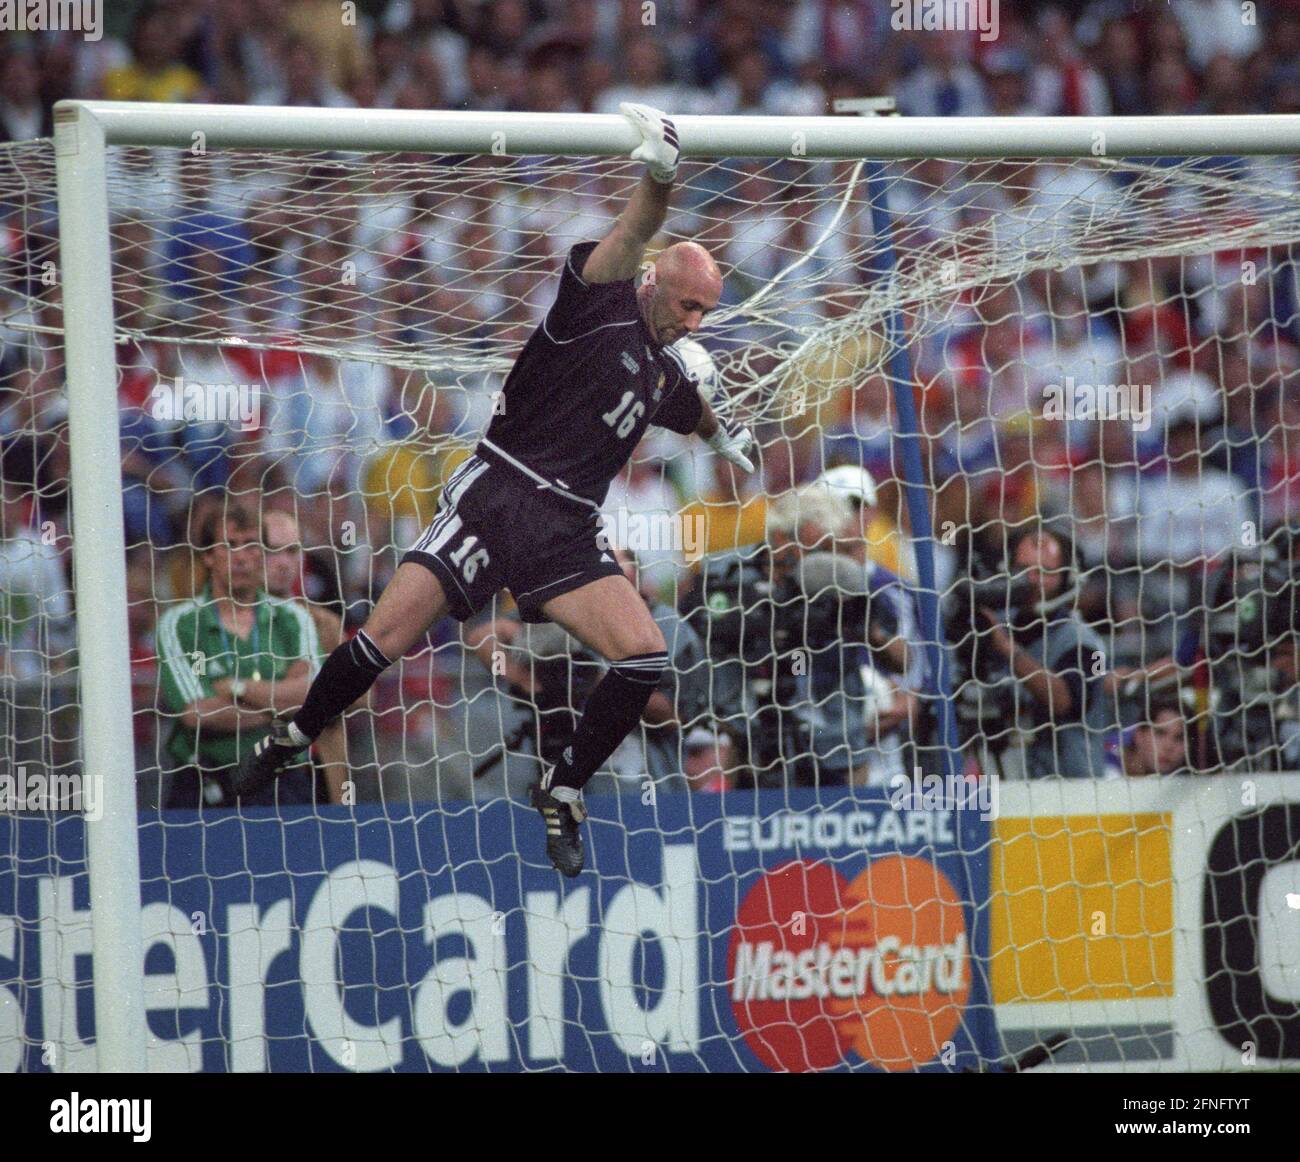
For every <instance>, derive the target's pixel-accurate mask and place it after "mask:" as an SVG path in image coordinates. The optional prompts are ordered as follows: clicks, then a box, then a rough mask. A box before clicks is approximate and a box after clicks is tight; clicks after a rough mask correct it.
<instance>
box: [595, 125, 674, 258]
mask: <svg viewBox="0 0 1300 1162" xmlns="http://www.w3.org/2000/svg"><path fill="white" fill-rule="evenodd" d="M619 111H620V112H621V113H622V114H623V116H624V117H626V118H627V119H628V121H630V122H631V123H632V126H633V128H635V129H636V131H637V132H638V133H639V134H640V135H641V144H640V145H639V146H637V148H636V149H634V150H633V151H632V157H633V159H634V160H636V161H643V162H645V163H646V172H645V175H644V176H643V177H642V178H641V181H640V184H638V186H637V187H636V189H635V190H634V191H633V192H632V196H631V198H629V199H628V203H627V205H626V206H625V207H624V208H623V212H622V213H621V214H620V215H619V216H618V220H617V221H616V222H615V223H614V225H613V227H612V228H611V230H610V232H609V233H608V234H606V235H605V237H604V238H603V239H601V241H600V243H599V245H598V246H597V247H596V249H595V250H593V251H592V252H591V255H590V257H588V259H587V262H586V264H585V265H584V266H583V268H582V278H583V281H584V282H592V283H602V282H620V281H622V280H624V279H629V278H634V277H636V273H637V271H638V270H639V269H640V267H641V259H642V257H644V255H645V248H646V246H648V245H649V243H650V239H652V238H653V237H654V236H655V235H656V234H657V233H659V227H660V226H662V225H663V224H664V218H665V217H666V216H667V214H668V201H669V198H670V197H671V196H672V189H673V182H674V180H675V179H676V177H677V159H678V156H679V153H680V151H679V150H678V148H677V128H676V126H674V125H673V123H672V121H671V120H670V119H669V118H668V117H666V116H665V115H664V114H662V113H660V112H659V111H658V110H657V109H651V108H650V106H648V105H630V104H626V103H625V104H623V105H620V106H619Z"/></svg>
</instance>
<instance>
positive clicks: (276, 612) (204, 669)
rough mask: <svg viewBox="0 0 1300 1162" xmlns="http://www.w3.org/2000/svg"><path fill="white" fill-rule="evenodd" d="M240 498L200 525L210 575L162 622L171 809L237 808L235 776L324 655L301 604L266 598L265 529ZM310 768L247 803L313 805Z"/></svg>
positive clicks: (289, 774)
mask: <svg viewBox="0 0 1300 1162" xmlns="http://www.w3.org/2000/svg"><path fill="white" fill-rule="evenodd" d="M258 526H259V520H258V517H257V515H256V514H255V513H254V512H253V510H252V509H251V508H249V507H247V506H245V505H243V504H241V503H239V502H231V503H228V504H224V505H221V506H218V507H215V508H213V509H210V510H209V512H208V514H207V515H206V517H205V518H204V519H203V522H202V525H201V527H200V528H199V529H198V530H197V547H198V549H199V550H200V552H201V553H202V557H203V564H204V567H205V569H206V571H207V577H208V580H207V584H206V585H205V586H204V588H203V591H202V592H201V593H200V594H199V596H198V597H197V598H195V599H193V600H190V601H183V602H181V603H179V604H177V605H174V606H172V607H171V608H170V609H169V610H167V611H166V612H165V613H164V614H163V615H162V617H161V618H160V619H159V621H158V630H157V640H158V648H159V671H160V673H159V684H160V689H159V701H158V705H160V706H161V707H162V710H163V712H164V714H165V715H166V717H168V718H170V719H171V733H170V738H169V739H168V741H167V743H166V759H165V760H164V761H163V763H162V767H163V770H164V771H165V772H170V774H171V780H170V786H169V789H168V791H167V794H166V797H165V799H164V800H163V802H164V806H166V807H167V808H188V809H204V808H212V807H228V806H233V805H234V804H235V801H236V800H235V795H234V792H233V790H232V788H231V783H230V780H231V775H232V774H233V771H234V769H235V768H236V767H237V765H238V763H239V760H240V759H241V757H242V756H243V755H244V753H245V752H246V751H248V750H250V749H251V748H252V747H253V745H254V744H255V743H256V742H257V741H258V739H260V738H261V737H262V736H263V734H264V733H265V730H266V727H267V726H268V725H269V724H270V722H271V720H272V718H273V716H274V715H276V714H285V713H288V712H291V711H292V710H294V709H296V708H297V706H298V705H299V704H300V703H301V701H302V698H303V696H304V694H305V693H306V691H307V688H308V686H310V685H311V682H312V679H313V678H315V676H316V674H317V672H318V671H319V670H320V663H321V660H322V658H323V654H322V653H321V647H320V641H319V638H318V637H317V633H316V624H315V622H314V621H313V620H312V618H311V615H310V614H309V613H308V612H307V609H306V607H305V606H303V605H302V603H301V602H297V601H293V600H287V599H284V598H277V597H271V596H269V595H268V594H267V593H265V592H264V591H263V590H262V588H261V581H262V580H263V578H264V577H265V565H264V561H263V550H262V534H261V532H260V530H259V527H258ZM312 800H313V776H312V774H311V771H310V767H295V768H291V769H290V770H288V771H286V773H285V775H284V776H283V777H282V778H280V779H278V780H276V782H274V783H272V784H271V785H269V786H268V787H266V788H264V789H263V790H261V791H259V792H257V793H255V794H253V795H251V796H249V797H247V798H245V799H243V800H241V802H242V803H243V805H244V806H269V805H274V804H276V803H281V804H290V803H310V802H312Z"/></svg>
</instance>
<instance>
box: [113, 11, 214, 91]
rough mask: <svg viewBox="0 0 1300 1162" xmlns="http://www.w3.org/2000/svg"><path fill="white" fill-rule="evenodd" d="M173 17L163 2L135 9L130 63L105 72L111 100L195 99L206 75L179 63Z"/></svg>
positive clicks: (178, 46)
mask: <svg viewBox="0 0 1300 1162" xmlns="http://www.w3.org/2000/svg"><path fill="white" fill-rule="evenodd" d="M176 31H177V29H176V25H175V21H174V17H173V15H172V13H171V12H169V11H168V9H167V8H166V7H164V6H163V5H161V4H154V3H145V4H143V5H141V7H140V8H139V9H138V10H137V11H136V15H135V23H134V25H133V26H132V30H131V63H130V64H129V65H126V66H125V67H123V68H116V69H110V70H109V71H108V72H107V73H105V74H104V96H105V97H106V98H107V99H108V100H110V101H173V102H175V101H195V100H198V99H199V97H200V96H201V95H202V90H203V79H202V78H201V77H200V76H199V75H198V73H196V72H195V71H194V70H193V69H191V68H189V67H188V66H187V65H183V64H179V63H177V60H176V58H177V55H178V50H179V48H180V45H179V43H178V40H177V36H176Z"/></svg>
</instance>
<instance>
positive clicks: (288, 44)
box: [252, 36, 352, 109]
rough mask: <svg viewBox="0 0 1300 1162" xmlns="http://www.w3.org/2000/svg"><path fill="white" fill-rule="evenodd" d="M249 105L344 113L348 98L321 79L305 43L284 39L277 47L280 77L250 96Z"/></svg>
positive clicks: (350, 103) (309, 47) (311, 51)
mask: <svg viewBox="0 0 1300 1162" xmlns="http://www.w3.org/2000/svg"><path fill="white" fill-rule="evenodd" d="M252 103H253V104H254V105H308V106H316V107H320V108H327V109H344V108H348V107H350V106H351V105H352V98H351V97H349V96H348V95H347V94H346V93H345V92H343V90H342V89H340V88H339V87H338V86H337V85H335V84H333V83H332V82H331V81H330V80H329V78H328V77H327V76H326V75H325V73H324V72H323V71H322V69H321V65H320V61H319V60H318V58H317V56H316V53H315V51H314V50H313V48H312V45H311V43H310V42H309V41H306V40H303V39H302V38H301V37H298V36H288V37H286V38H285V39H284V40H283V41H282V42H281V44H280V76H279V77H277V79H276V81H274V82H273V83H272V84H271V85H269V86H268V87H267V88H264V89H261V90H259V91H258V92H256V93H254V94H253V99H252Z"/></svg>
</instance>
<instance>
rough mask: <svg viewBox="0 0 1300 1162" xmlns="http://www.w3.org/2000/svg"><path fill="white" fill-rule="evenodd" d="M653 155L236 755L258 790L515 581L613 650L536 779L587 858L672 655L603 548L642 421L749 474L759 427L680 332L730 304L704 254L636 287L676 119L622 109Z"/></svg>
mask: <svg viewBox="0 0 1300 1162" xmlns="http://www.w3.org/2000/svg"><path fill="white" fill-rule="evenodd" d="M620 109H621V112H622V114H623V116H624V117H626V118H627V120H628V121H629V122H631V124H632V125H633V127H634V128H635V129H636V131H637V133H638V134H639V135H640V137H641V144H640V145H638V146H637V148H636V149H635V151H634V152H633V153H632V157H633V159H634V160H637V161H642V162H644V163H645V164H646V170H647V172H646V174H645V175H644V176H643V178H642V179H641V181H640V183H639V184H638V185H637V187H636V189H635V191H634V192H633V194H632V196H631V197H630V198H629V200H628V203H627V205H626V206H625V207H624V209H623V212H622V214H621V215H620V216H619V218H618V220H617V221H616V222H615V223H614V225H613V226H612V227H611V229H610V231H609V233H608V234H606V236H605V237H604V238H603V239H602V240H601V241H600V242H598V243H594V242H581V243H579V244H578V245H576V246H574V247H573V249H572V250H571V251H570V252H569V256H568V260H567V262H566V263H565V266H564V270H563V271H562V273H561V275H560V282H559V287H558V288H557V291H556V297H555V303H554V305H553V306H552V307H551V309H550V311H549V312H548V313H547V314H546V316H545V318H544V319H543V320H542V323H541V326H539V327H538V328H537V329H536V330H535V331H534V332H533V334H532V335H531V336H530V337H529V339H528V342H527V343H526V344H525V346H524V349H523V351H521V352H520V354H519V357H518V359H517V360H516V361H515V365H514V367H513V368H512V369H511V371H510V374H509V376H508V377H507V379H506V383H505V389H504V392H503V399H502V404H503V406H502V407H501V408H500V409H499V414H496V415H494V416H493V419H492V422H491V424H490V425H489V426H488V429H487V433H486V434H485V435H484V436H483V438H482V439H481V440H480V441H479V444H478V447H477V448H476V449H475V453H474V455H473V456H471V457H470V458H469V459H468V460H467V461H466V462H465V463H464V464H463V465H462V466H461V467H460V468H459V469H458V470H457V471H456V473H455V474H454V475H453V476H452V478H451V479H450V480H449V481H448V483H447V487H446V488H445V489H444V491H443V494H442V500H441V503H440V505H439V508H438V512H437V513H436V514H435V516H434V519H433V523H432V524H430V526H429V527H428V529H426V530H425V532H424V534H423V535H422V536H421V537H420V538H419V539H418V540H417V541H416V543H415V545H414V546H413V547H412V548H411V550H410V551H409V552H408V553H407V554H406V555H405V556H404V557H403V558H402V563H401V564H400V565H399V567H398V569H397V572H396V573H395V574H394V576H393V579H392V581H391V582H389V584H388V587H387V588H386V589H385V590H384V592H383V593H382V594H381V595H380V598H379V601H378V602H377V603H376V605H375V608H374V610H373V612H372V613H371V615H370V618H369V620H368V621H367V622H366V625H365V627H364V628H363V629H362V630H361V631H360V632H359V633H358V634H357V635H356V637H354V638H353V639H352V640H351V641H350V642H347V643H345V644H343V645H341V646H339V648H338V649H336V650H335V651H334V652H333V653H332V654H331V655H330V656H329V658H328V659H327V660H326V662H325V665H324V666H323V667H322V669H321V672H320V675H319V676H318V677H317V679H316V681H315V682H314V683H313V684H312V686H311V689H310V690H309V691H308V694H307V698H306V701H305V702H304V703H303V706H302V708H301V709H300V710H299V711H298V713H297V714H296V715H295V716H294V718H293V720H292V721H291V722H277V723H275V724H274V726H273V728H272V732H271V733H270V734H269V735H268V736H267V737H266V738H264V739H263V740H262V741H261V742H259V743H258V745H257V747H256V748H255V750H254V751H253V752H252V753H250V754H249V755H248V756H247V757H246V759H245V760H244V762H243V763H242V764H241V766H240V769H239V773H238V776H237V778H236V783H235V789H236V791H237V792H239V793H241V794H248V793H251V792H252V791H255V790H256V789H257V788H258V787H261V786H264V785H266V784H267V783H268V782H269V781H270V780H272V779H274V778H275V777H276V776H278V775H279V774H280V772H281V771H283V770H285V769H286V767H288V765H289V764H290V763H291V762H292V760H293V757H294V756H295V755H296V754H298V753H299V752H300V751H302V750H304V749H306V747H308V746H309V745H310V744H311V742H312V740H313V739H315V738H316V737H317V736H318V735H319V734H320V732H321V731H322V730H324V729H325V727H326V726H328V725H329V723H330V722H332V721H333V720H334V719H335V718H336V717H337V716H338V715H339V714H340V713H341V712H342V711H343V710H345V709H346V708H347V707H349V706H351V705H352V703H353V702H355V701H356V700H357V699H358V698H359V697H360V696H361V695H362V694H364V693H365V692H366V691H367V690H368V689H369V688H370V686H371V685H372V684H373V683H374V681H375V679H376V678H378V676H379V675H380V674H381V673H382V672H383V671H384V669H385V668H386V667H387V666H388V665H390V664H391V662H392V661H393V660H394V659H396V658H400V657H401V656H402V655H403V654H404V653H406V651H407V650H408V649H409V648H410V647H411V646H412V645H414V644H415V642H417V641H418V640H419V639H420V638H421V637H423V636H424V634H425V632H426V631H427V630H428V628H429V626H430V625H431V624H432V623H433V622H434V621H435V620H437V619H438V618H440V617H441V616H442V615H443V614H444V613H445V612H450V613H451V614H452V615H453V616H454V617H456V618H457V619H458V620H460V621H465V620H466V619H467V618H469V617H471V616H472V615H473V614H474V613H475V612H476V611H478V610H480V609H482V608H483V607H484V605H486V604H487V602H488V601H489V600H490V599H491V598H492V596H493V595H494V594H495V593H496V592H497V590H499V589H501V588H502V587H505V588H508V589H509V590H510V592H511V593H512V594H513V596H514V599H515V602H516V604H517V605H518V607H519V612H520V616H521V617H522V618H523V619H524V620H525V621H530V622H538V621H548V620H549V621H554V622H556V623H558V624H559V625H560V626H562V627H563V628H564V629H566V630H567V631H568V632H569V633H570V634H572V635H573V636H574V637H575V638H577V639H578V640H579V641H580V642H582V643H583V644H584V645H585V646H587V647H588V648H589V649H591V650H594V651H595V652H596V653H597V654H599V655H601V656H602V657H603V658H605V659H606V660H607V661H608V662H609V670H608V672H607V673H606V675H605V676H604V677H603V678H602V679H601V680H600V681H599V682H598V683H597V684H596V686H595V688H594V689H593V690H592V692H591V695H590V697H589V698H588V699H587V703H586V706H585V708H584V711H583V715H582V719H581V721H580V722H579V723H578V726H577V729H576V730H575V731H574V734H573V738H572V741H571V742H570V744H569V745H568V746H566V747H565V748H564V750H563V752H562V755H561V758H560V761H559V762H558V763H556V764H554V765H553V766H549V767H547V768H546V770H545V771H544V773H543V775H542V779H541V782H540V783H539V784H538V785H536V786H534V787H533V789H532V799H533V805H534V806H535V807H536V808H537V810H538V811H539V812H540V814H541V816H542V819H543V821H544V823H545V827H546V853H547V855H548V857H549V858H550V860H551V863H552V864H553V865H554V866H555V867H556V868H557V869H558V870H559V871H560V872H561V873H563V874H564V875H566V876H576V875H577V874H578V873H579V872H580V871H581V870H582V867H583V859H584V856H583V845H582V838H581V835H580V834H579V824H580V823H581V822H582V820H583V819H584V818H585V817H586V812H585V810H584V808H583V805H582V788H583V786H584V785H585V784H586V783H587V781H588V780H589V779H590V778H591V776H592V774H593V773H594V772H595V771H596V769H597V768H598V767H599V766H600V765H601V764H602V763H603V762H604V761H605V759H607V758H608V757H609V755H610V754H611V753H612V752H613V751H614V748H615V747H617V746H618V744H619V742H621V741H622V739H623V737H624V736H625V735H626V734H627V733H628V732H629V731H631V730H632V728H633V727H635V726H636V724H637V722H638V721H639V720H640V718H641V714H642V712H643V711H644V710H645V707H646V704H647V702H648V701H649V699H650V695H651V694H652V693H653V692H654V690H655V688H656V686H657V685H658V684H659V681H660V679H661V677H662V675H663V672H664V669H665V668H666V666H667V664H668V655H667V652H666V650H665V645H664V637H663V634H662V632H661V631H660V629H659V627H658V626H657V625H656V624H655V621H654V618H653V617H651V616H650V611H649V609H648V608H647V607H646V603H645V602H644V601H643V600H642V599H641V597H640V596H639V595H638V594H637V592H636V590H635V589H634V588H633V586H632V584H631V583H630V582H629V581H628V579H627V578H626V577H625V576H624V575H623V571H622V570H621V569H620V568H619V566H618V563H617V562H616V561H615V560H614V558H613V556H612V554H610V553H609V552H608V551H604V550H602V547H601V544H600V541H599V540H598V538H599V537H600V534H601V531H602V528H601V525H600V521H599V513H600V506H601V504H602V502H603V501H604V498H605V493H606V491H607V489H608V488H609V484H610V481H612V480H613V478H614V477H615V476H616V475H617V474H618V473H619V472H620V471H621V470H622V468H623V466H624V465H625V464H626V463H627V461H628V460H629V459H630V457H631V455H632V451H633V449H634V448H635V447H636V445H637V443H638V441H639V440H640V439H641V437H642V435H643V433H644V432H645V430H646V427H647V426H648V425H649V424H651V423H654V424H657V425H658V426H660V427H665V428H668V429H669V430H671V431H675V432H678V433H681V434H684V435H685V434H690V433H694V434H696V435H698V436H700V437H702V438H703V439H705V440H707V441H708V443H709V446H710V447H712V448H713V449H714V450H715V451H717V452H718V454H719V455H721V456H723V457H725V458H726V459H727V460H730V461H731V462H732V463H734V464H737V465H739V466H740V467H741V468H744V469H745V470H746V471H747V472H749V471H753V465H752V464H751V463H750V461H749V459H748V458H747V456H746V451H747V450H748V448H749V445H750V443H751V437H750V434H749V432H748V431H747V430H741V431H739V432H735V433H731V432H729V431H727V430H726V429H725V428H723V427H722V426H721V425H720V424H719V422H718V420H717V419H716V417H715V416H714V414H713V412H712V410H711V409H710V408H709V406H708V404H707V403H705V402H704V400H702V399H701V397H700V395H699V392H698V391H697V390H696V388H695V384H694V381H693V380H692V379H690V378H689V377H688V376H687V374H686V370H685V365H684V364H683V363H682V361H681V359H680V358H679V356H678V355H677V353H676V352H674V351H673V350H672V349H671V344H673V343H675V342H677V340H679V339H682V338H684V337H685V336H687V335H689V334H691V333H692V332H694V331H695V330H697V329H698V328H699V326H700V324H701V322H702V320H703V318H704V316H705V314H706V313H707V312H708V311H710V310H712V309H713V308H714V307H716V306H717V305H718V301H719V299H720V298H721V295H722V276H721V274H720V273H719V271H718V267H717V264H716V263H715V262H714V261H713V259H712V258H711V257H710V255H709V253H708V251H706V250H705V249H704V248H703V247H701V246H699V245H697V244H695V243H693V242H680V243H677V244H676V245H674V246H670V247H668V248H667V249H666V250H664V251H663V253H661V254H660V255H659V257H658V260H657V261H656V262H655V264H654V267H653V269H652V270H651V271H650V272H649V273H648V274H647V275H646V278H645V279H644V280H643V282H642V284H641V285H640V287H638V286H637V285H636V284H635V282H634V281H633V280H634V278H635V276H636V275H637V273H638V272H639V270H640V268H641V260H642V257H643V256H644V254H645V249H646V246H647V245H648V243H649V242H650V240H651V239H652V238H653V237H654V236H655V234H656V233H657V232H658V231H659V228H660V227H661V226H662V225H663V222H664V218H665V216H666V214H667V212H668V202H669V196H670V194H671V192H672V186H673V182H674V180H675V178H676V173H677V162H678V157H679V149H678V145H677V130H676V128H675V126H674V125H673V123H672V121H670V120H669V119H668V118H667V117H665V116H664V115H663V114H661V113H659V112H657V111H655V110H654V109H650V108H648V107H646V106H643V105H622V106H620Z"/></svg>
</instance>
